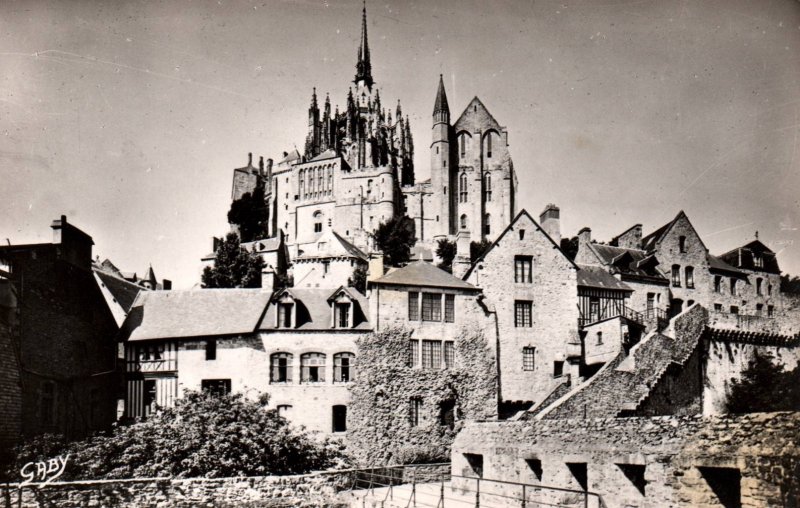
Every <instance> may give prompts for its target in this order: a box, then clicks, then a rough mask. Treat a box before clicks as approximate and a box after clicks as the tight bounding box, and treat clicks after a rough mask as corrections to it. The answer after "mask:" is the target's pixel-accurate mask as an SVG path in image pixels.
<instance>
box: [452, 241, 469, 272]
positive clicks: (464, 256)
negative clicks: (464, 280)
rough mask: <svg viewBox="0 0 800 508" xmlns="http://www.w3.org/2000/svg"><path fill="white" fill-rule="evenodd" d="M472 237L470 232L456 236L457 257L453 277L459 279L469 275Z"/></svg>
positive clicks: (454, 262) (454, 260)
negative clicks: (466, 274)
mask: <svg viewBox="0 0 800 508" xmlns="http://www.w3.org/2000/svg"><path fill="white" fill-rule="evenodd" d="M470 240H471V235H470V233H469V231H459V232H458V234H457V235H456V256H455V257H454V258H453V275H454V276H455V277H458V278H459V279H460V278H461V277H463V276H464V274H465V273H467V270H469V267H470V265H471V264H472V263H471V261H470V252H469V251H470V243H472V242H471V241H470Z"/></svg>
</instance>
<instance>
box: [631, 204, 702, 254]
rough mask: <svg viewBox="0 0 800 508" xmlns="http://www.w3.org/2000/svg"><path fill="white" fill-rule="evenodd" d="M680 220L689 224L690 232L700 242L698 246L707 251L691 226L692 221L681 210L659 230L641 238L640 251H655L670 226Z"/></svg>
mask: <svg viewBox="0 0 800 508" xmlns="http://www.w3.org/2000/svg"><path fill="white" fill-rule="evenodd" d="M680 219H686V222H687V223H688V224H689V227H690V228H692V231H694V234H695V235H696V236H697V239H698V240H700V244H701V245H702V246H703V248H705V249H706V250H708V248H706V244H705V243H704V242H703V239H702V238H700V235H699V234H697V230H696V229H694V224H692V221H690V220H689V217H688V216H687V215H686V213H685V212H684V211H683V210H681V211H680V212H678V215H676V216H675V218H674V219H672V220H671V221H670V222H668V223H666V224H664V225H663V226H661V227H660V228H658V229H656V230H655V231H653V232H652V233H650V234H649V235H647V236H645V237H644V238H642V249H643V250H645V251H647V252H650V251H652V250H655V248H656V245H657V244H658V243H659V242H660V241H661V239H662V238H664V237H665V236H667V233H668V232H669V230H670V229H672V226H674V225H675V224H676V223H677V222H678V221H679V220H680Z"/></svg>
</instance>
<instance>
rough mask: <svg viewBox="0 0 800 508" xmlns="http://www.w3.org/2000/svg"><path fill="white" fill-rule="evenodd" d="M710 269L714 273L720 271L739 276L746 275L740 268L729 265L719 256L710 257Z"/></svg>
mask: <svg viewBox="0 0 800 508" xmlns="http://www.w3.org/2000/svg"><path fill="white" fill-rule="evenodd" d="M708 267H709V269H711V270H712V271H719V272H727V273H733V274H737V275H742V276H744V275H746V274H745V273H744V272H742V271H741V270H739V269H738V268H736V267H734V266H731V265H729V264H728V263H726V262H725V261H724V260H722V259H720V258H719V257H717V256H712V255H711V254H709V255H708Z"/></svg>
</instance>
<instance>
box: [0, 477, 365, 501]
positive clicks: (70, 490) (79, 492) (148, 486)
mask: <svg viewBox="0 0 800 508" xmlns="http://www.w3.org/2000/svg"><path fill="white" fill-rule="evenodd" d="M351 478H352V471H349V470H345V471H336V472H322V473H314V474H309V475H292V476H261V477H247V478H214V479H205V478H190V479H158V478H151V479H132V480H98V481H86V482H64V483H52V484H49V485H46V486H45V487H42V488H40V487H39V486H36V485H28V486H26V487H25V488H23V489H22V491H21V492H22V503H21V504H19V495H20V491H19V490H18V489H17V488H16V486H13V485H12V486H2V485H0V493H2V495H1V496H0V507H3V508H6V507H9V508H10V507H15V508H16V507H19V506H22V507H29V508H32V507H36V508H50V507H53V508H55V507H58V508H85V507H101V506H103V507H105V506H114V507H122V508H128V507H130V508H140V507H159V508H163V507H169V508H195V507H204V506H213V507H216V508H219V507H231V508H233V507H237V508H239V507H256V506H258V507H284V506H302V507H312V506H314V507H316V506H323V507H339V506H346V505H345V504H344V503H341V502H338V501H336V497H335V494H336V493H337V492H338V491H340V490H342V489H344V488H347V487H349V486H350V483H351Z"/></svg>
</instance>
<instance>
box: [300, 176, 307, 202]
mask: <svg viewBox="0 0 800 508" xmlns="http://www.w3.org/2000/svg"><path fill="white" fill-rule="evenodd" d="M305 178H306V172H305V171H303V170H301V171H300V197H301V198H303V199H305V198H306V194H305V192H306V181H305Z"/></svg>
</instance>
